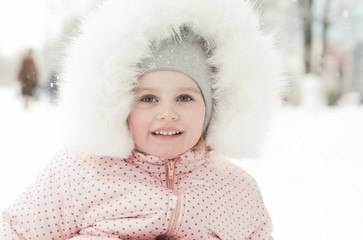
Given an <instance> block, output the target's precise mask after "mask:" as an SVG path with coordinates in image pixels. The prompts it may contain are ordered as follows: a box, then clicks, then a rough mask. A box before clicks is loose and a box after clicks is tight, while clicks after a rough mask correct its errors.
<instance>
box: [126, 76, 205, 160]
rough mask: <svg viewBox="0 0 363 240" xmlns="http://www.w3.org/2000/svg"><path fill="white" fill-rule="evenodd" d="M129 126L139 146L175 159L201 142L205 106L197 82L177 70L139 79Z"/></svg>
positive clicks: (152, 152) (146, 150) (148, 151)
mask: <svg viewBox="0 0 363 240" xmlns="http://www.w3.org/2000/svg"><path fill="white" fill-rule="evenodd" d="M135 93H136V101H135V104H134V106H133V108H132V110H131V113H130V115H129V118H128V120H129V126H130V130H131V134H132V137H133V139H134V142H135V145H136V147H137V148H138V149H139V150H141V151H142V152H145V153H147V154H151V155H154V156H157V157H160V158H166V159H171V158H175V157H177V156H178V155H180V154H181V153H184V152H186V151H187V150H189V149H191V148H192V147H194V146H195V144H196V143H197V142H198V140H199V138H200V136H201V134H202V131H203V124H204V117H205V105H204V100H203V96H202V93H201V92H200V90H199V87H198V85H197V84H196V83H195V82H194V80H193V79H191V78H190V77H188V76H187V75H185V74H182V73H179V72H173V71H156V72H151V73H148V74H146V75H144V76H143V77H141V78H140V79H139V84H138V86H137V88H136V90H135Z"/></svg>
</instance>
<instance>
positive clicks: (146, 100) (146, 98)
mask: <svg viewBox="0 0 363 240" xmlns="http://www.w3.org/2000/svg"><path fill="white" fill-rule="evenodd" d="M141 101H142V102H156V98H155V97H153V96H146V97H143V98H141Z"/></svg>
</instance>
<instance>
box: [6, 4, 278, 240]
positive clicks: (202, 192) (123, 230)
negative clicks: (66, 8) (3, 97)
mask: <svg viewBox="0 0 363 240" xmlns="http://www.w3.org/2000/svg"><path fill="white" fill-rule="evenodd" d="M272 46H273V42H272V40H271V38H270V37H269V36H267V35H264V34H262V33H261V32H260V31H259V25H258V21H257V17H256V16H255V14H254V13H253V12H252V10H251V6H250V5H249V3H248V2H247V1H242V0H228V1H224V0H208V1H205V0H108V1H104V3H103V4H102V5H100V7H99V9H98V10H97V11H95V12H94V13H92V14H90V15H89V17H88V18H86V19H85V21H84V23H83V25H82V26H81V28H80V34H79V35H78V37H77V38H76V39H75V40H74V42H73V43H72V44H71V45H70V47H69V49H68V56H67V58H66V61H65V67H64V73H63V78H62V79H63V83H62V92H61V93H62V95H61V105H62V107H64V110H65V111H66V112H65V113H66V116H67V119H66V120H67V122H68V123H69V131H68V133H69V135H68V138H67V140H69V141H68V145H67V146H66V147H65V148H64V149H63V150H61V151H60V152H59V153H58V154H56V156H55V157H54V159H53V160H52V161H51V162H50V163H49V164H48V166H47V167H46V168H45V169H44V170H43V172H42V173H41V174H40V175H39V177H38V179H37V181H36V182H35V183H34V184H33V185H32V186H30V187H29V188H28V189H27V190H26V191H25V192H24V193H23V194H22V195H21V196H20V197H19V199H18V200H17V201H16V202H15V203H14V204H13V205H12V206H10V207H9V208H8V209H7V210H5V211H4V212H3V214H2V220H1V223H0V238H1V239H14V240H20V239H47V240H48V239H73V240H76V239H77V240H81V239H94V240H95V239H253V240H256V239H261V240H262V239H265V240H267V239H268V240H271V239H272V236H271V234H272V223H271V219H270V216H269V214H268V212H267V210H266V208H265V205H264V203H263V200H262V197H261V193H260V191H259V188H258V186H257V184H256V181H255V179H254V178H253V177H251V176H250V175H249V174H248V173H246V172H245V171H244V170H243V169H241V168H239V167H237V166H235V165H233V164H232V163H230V162H229V161H228V158H250V157H256V156H257V154H258V150H259V149H260V148H261V144H262V140H263V137H264V135H265V133H266V130H267V126H268V123H269V122H270V120H271V115H272V113H273V112H274V110H275V109H276V108H277V107H278V106H279V104H280V86H281V85H282V84H281V76H282V72H281V69H280V65H279V59H278V57H277V54H276V53H275V50H274V48H273V47H272Z"/></svg>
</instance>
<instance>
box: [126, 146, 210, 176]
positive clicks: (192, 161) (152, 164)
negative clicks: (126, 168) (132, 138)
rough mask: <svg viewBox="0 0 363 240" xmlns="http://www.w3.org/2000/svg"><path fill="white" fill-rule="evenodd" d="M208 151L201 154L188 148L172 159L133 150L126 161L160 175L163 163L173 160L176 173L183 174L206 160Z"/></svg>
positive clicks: (162, 171) (163, 166)
mask: <svg viewBox="0 0 363 240" xmlns="http://www.w3.org/2000/svg"><path fill="white" fill-rule="evenodd" d="M210 152H211V149H207V152H206V154H204V155H203V153H201V152H199V151H193V150H189V151H186V152H185V153H182V154H180V155H179V156H178V157H176V158H174V159H161V158H159V157H155V156H152V155H149V154H146V153H142V152H140V151H138V150H133V151H132V153H131V155H130V156H129V157H128V158H127V159H126V161H127V162H129V163H132V164H134V165H137V166H138V167H140V168H142V169H144V170H145V171H147V172H149V173H151V174H156V175H160V177H161V175H163V174H165V164H166V163H167V162H168V161H174V162H175V170H176V171H175V174H176V175H179V174H184V173H188V172H191V171H193V170H194V169H195V168H197V167H199V166H201V165H202V164H204V163H205V162H207V161H208V159H209V153H210Z"/></svg>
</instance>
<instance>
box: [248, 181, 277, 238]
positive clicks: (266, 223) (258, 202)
mask: <svg viewBox="0 0 363 240" xmlns="http://www.w3.org/2000/svg"><path fill="white" fill-rule="evenodd" d="M252 186H253V188H252V189H253V196H254V198H253V206H252V209H253V215H252V218H251V224H250V228H251V231H250V232H251V234H250V235H249V236H248V237H247V239H248V240H262V239H264V240H273V237H272V230H273V227H272V221H271V218H270V215H269V213H268V211H267V209H266V207H265V205H264V202H263V199H262V196H261V192H260V189H259V187H258V185H257V183H256V181H255V180H253V183H252Z"/></svg>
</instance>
